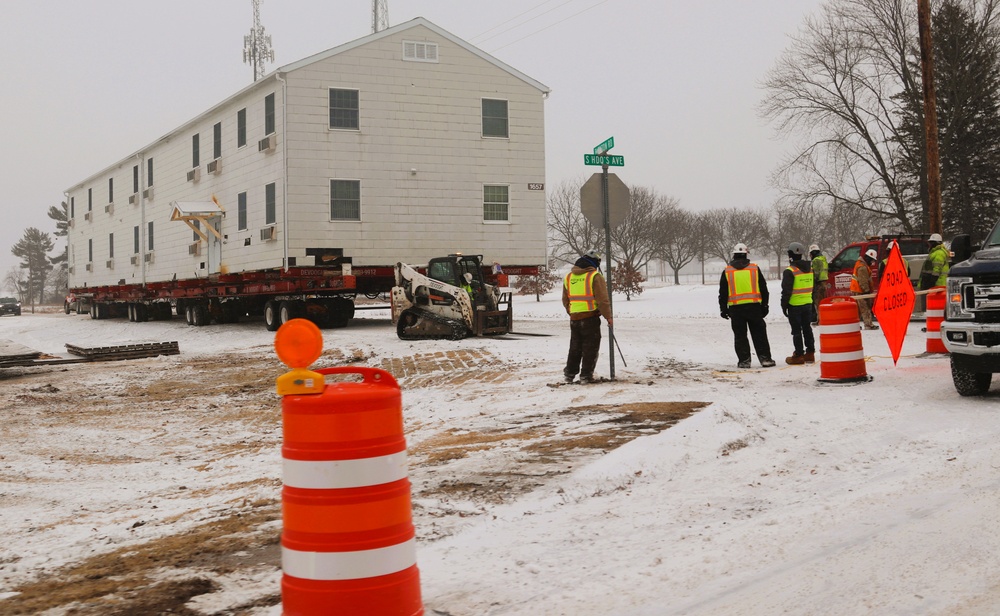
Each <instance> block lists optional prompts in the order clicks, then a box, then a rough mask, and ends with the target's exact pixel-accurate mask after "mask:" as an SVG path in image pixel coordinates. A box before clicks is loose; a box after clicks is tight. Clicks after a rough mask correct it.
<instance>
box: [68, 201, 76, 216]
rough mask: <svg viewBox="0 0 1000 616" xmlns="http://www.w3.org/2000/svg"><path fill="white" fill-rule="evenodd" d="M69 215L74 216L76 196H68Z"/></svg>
mask: <svg viewBox="0 0 1000 616" xmlns="http://www.w3.org/2000/svg"><path fill="white" fill-rule="evenodd" d="M69 217H70V218H76V197H70V198H69Z"/></svg>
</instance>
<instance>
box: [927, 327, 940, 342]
mask: <svg viewBox="0 0 1000 616" xmlns="http://www.w3.org/2000/svg"><path fill="white" fill-rule="evenodd" d="M927 339H928V340H935V339H936V340H940V339H941V331H940V330H938V331H936V332H934V331H931V330H929V329H928V330H927Z"/></svg>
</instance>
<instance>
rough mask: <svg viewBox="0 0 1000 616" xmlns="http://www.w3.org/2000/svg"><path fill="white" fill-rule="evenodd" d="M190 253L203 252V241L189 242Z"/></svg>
mask: <svg viewBox="0 0 1000 616" xmlns="http://www.w3.org/2000/svg"><path fill="white" fill-rule="evenodd" d="M188 254H189V255H195V256H198V255H200V254H201V242H194V243H193V244H188Z"/></svg>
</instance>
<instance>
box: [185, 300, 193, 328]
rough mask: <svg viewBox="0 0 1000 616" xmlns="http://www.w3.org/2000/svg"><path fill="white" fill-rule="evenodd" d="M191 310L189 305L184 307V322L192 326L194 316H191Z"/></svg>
mask: <svg viewBox="0 0 1000 616" xmlns="http://www.w3.org/2000/svg"><path fill="white" fill-rule="evenodd" d="M192 308H193V306H191V305H190V304H189V305H187V306H184V322H185V323H187V324H188V325H194V314H192V313H193V311H192Z"/></svg>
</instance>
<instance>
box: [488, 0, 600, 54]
mask: <svg viewBox="0 0 1000 616" xmlns="http://www.w3.org/2000/svg"><path fill="white" fill-rule="evenodd" d="M607 1H608V0H601V1H600V2H598V3H597V4H595V5H593V6H588V7H587V8H585V9H583V10H582V11H579V12H577V13H573V14H572V15H570V16H569V17H565V18H563V19H560V20H559V21H557V22H555V23H551V24H549V25H547V26H545V27H544V28H539V29H538V30H535V31H534V32H532V33H531V34H526V35H524V36H522V37H521V38H519V39H516V40H513V41H511V42H509V43H507V44H506V45H501V46H500V47H497V48H496V49H494V50H492V51H490V53H491V54H492V53H496V52H498V51H500V50H501V49H504V48H505V47H510V46H511V45H513V44H514V43H519V42H521V41H523V40H524V39H526V38H530V37H532V36H535V35H536V34H538V33H539V32H544V31H545V30H548V29H549V28H551V27H552V26H558V25H559V24H561V23H563V22H565V21H569V20H570V19H573V18H574V17H576V16H577V15H581V14H583V13H586V12H587V11H589V10H590V9H593V8H597V7H599V6H601V5H602V4H604V3H605V2H607ZM560 6H562V5H560ZM556 8H558V7H556ZM543 14H544V13H543ZM539 17H540V16H539ZM491 38H492V37H491Z"/></svg>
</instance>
